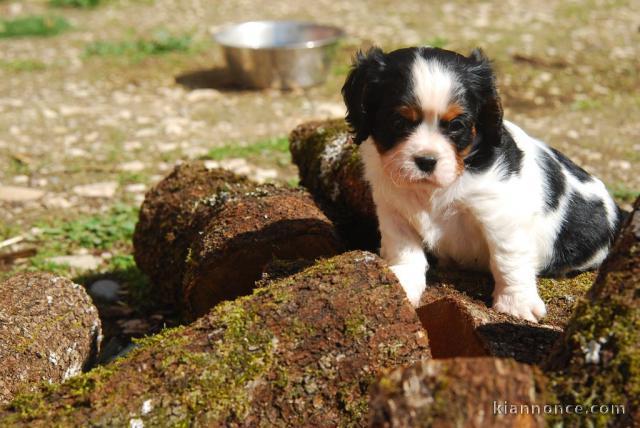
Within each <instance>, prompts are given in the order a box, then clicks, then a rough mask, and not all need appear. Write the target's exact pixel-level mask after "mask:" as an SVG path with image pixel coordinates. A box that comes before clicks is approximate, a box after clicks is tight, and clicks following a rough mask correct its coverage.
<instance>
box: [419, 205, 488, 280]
mask: <svg viewBox="0 0 640 428" xmlns="http://www.w3.org/2000/svg"><path fill="white" fill-rule="evenodd" d="M416 214H417V215H415V216H414V219H413V220H412V221H411V223H412V224H413V225H414V227H415V228H416V231H417V232H418V234H419V235H420V236H421V237H422V240H423V242H424V244H425V247H426V249H427V250H428V251H430V252H431V253H433V254H434V255H436V256H437V257H438V259H439V262H440V263H441V264H443V265H455V266H459V267H464V268H467V269H475V270H487V269H489V248H488V246H487V242H486V239H485V237H484V234H483V233H482V229H481V227H480V224H479V223H478V222H477V220H476V219H475V218H474V217H473V215H472V214H471V213H470V212H469V211H468V210H467V209H466V208H465V207H464V206H462V205H452V206H449V207H448V208H447V209H446V210H443V211H437V210H432V211H431V212H428V211H423V212H422V213H416Z"/></svg>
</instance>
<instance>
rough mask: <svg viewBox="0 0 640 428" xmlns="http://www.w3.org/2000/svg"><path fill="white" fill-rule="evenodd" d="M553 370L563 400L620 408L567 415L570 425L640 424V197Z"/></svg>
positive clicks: (580, 307)
mask: <svg viewBox="0 0 640 428" xmlns="http://www.w3.org/2000/svg"><path fill="white" fill-rule="evenodd" d="M549 369H551V370H552V371H553V373H552V374H551V376H552V378H553V383H554V386H555V391H556V393H557V395H558V397H559V399H560V400H561V401H562V402H566V403H579V404H583V405H596V406H599V405H619V406H620V407H617V408H616V409H613V408H609V411H607V412H602V411H599V412H596V413H592V414H590V415H588V416H584V415H582V416H576V415H569V416H566V417H565V420H564V422H565V425H566V426H570V425H572V424H578V423H580V424H586V423H587V422H586V421H587V419H588V420H589V421H590V423H593V424H594V426H605V425H608V426H632V425H633V424H634V421H635V423H637V422H638V421H640V198H639V199H638V200H637V201H636V203H635V206H634V212H633V214H632V215H631V216H630V218H629V219H628V220H627V222H626V225H625V226H624V228H623V229H622V231H621V233H620V236H619V237H618V239H617V240H616V243H615V244H614V247H613V249H612V251H611V253H610V254H609V257H608V258H607V259H606V260H605V262H604V263H603V265H602V266H601V268H600V271H599V273H598V278H597V279H596V282H595V284H594V286H593V288H592V289H591V290H590V291H589V293H588V298H587V299H585V300H583V301H582V302H580V304H579V305H578V307H577V308H576V311H575V314H574V316H573V318H572V319H571V321H570V322H569V324H568V326H567V329H566V332H565V336H564V339H563V341H562V342H561V343H559V345H558V347H557V349H556V352H555V353H554V355H553V357H552V358H551V360H550V362H549ZM622 406H624V412H621V410H622ZM579 418H581V419H579Z"/></svg>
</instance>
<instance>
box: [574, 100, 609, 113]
mask: <svg viewBox="0 0 640 428" xmlns="http://www.w3.org/2000/svg"><path fill="white" fill-rule="evenodd" d="M601 106H602V103H601V102H600V101H598V100H592V99H589V98H585V99H582V100H576V101H574V102H573V104H571V109H572V110H576V111H588V110H595V109H598V108H600V107H601Z"/></svg>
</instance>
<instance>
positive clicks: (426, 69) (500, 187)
mask: <svg viewBox="0 0 640 428" xmlns="http://www.w3.org/2000/svg"><path fill="white" fill-rule="evenodd" d="M342 94H343V97H344V101H345V103H346V105H347V121H348V123H349V124H350V125H351V127H352V128H353V131H354V134H355V136H354V140H355V142H356V143H357V144H361V146H360V152H361V155H362V159H363V161H364V164H365V176H366V179H367V180H368V181H369V183H370V184H371V188H372V191H373V199H374V201H375V204H376V210H377V214H378V220H379V224H380V232H381V234H382V247H381V255H382V257H383V258H385V259H386V260H387V262H388V263H389V264H390V266H391V269H392V271H393V272H394V273H395V274H396V276H397V277H398V279H399V281H400V283H401V284H402V286H403V288H404V290H405V291H406V293H407V296H408V298H409V300H410V301H411V302H412V304H414V305H417V304H418V303H419V300H420V297H421V295H422V292H423V291H424V289H425V286H426V279H425V278H426V276H425V273H426V270H427V268H428V264H427V259H426V257H425V252H424V248H426V249H427V251H429V252H432V253H433V254H434V255H435V256H436V257H437V258H438V260H439V262H445V263H448V264H453V265H454V266H459V267H462V268H469V269H479V270H490V271H491V273H492V274H493V277H494V280H495V289H494V293H493V307H494V308H495V309H496V310H498V311H500V312H505V313H509V314H512V315H515V316H517V317H520V318H524V319H527V320H530V321H537V320H539V319H540V318H542V317H543V316H544V315H545V312H546V309H545V305H544V303H543V301H542V300H541V299H540V296H539V295H538V292H537V289H536V276H537V275H538V274H543V275H564V274H567V273H572V272H577V271H583V270H587V269H592V268H595V267H597V266H599V265H600V263H601V262H602V261H603V260H604V258H605V256H606V255H607V252H608V250H609V247H610V246H611V242H612V240H613V237H614V235H615V232H616V230H617V228H618V226H619V223H620V210H619V209H618V207H617V206H616V204H615V203H614V201H613V199H612V198H611V197H610V196H609V194H608V193H607V190H606V188H605V186H604V185H603V184H602V182H601V181H600V180H598V179H597V178H594V177H592V176H591V175H589V174H588V173H587V172H585V171H584V170H583V169H582V168H580V167H578V166H576V165H575V164H574V163H573V162H571V161H570V160H569V159H567V158H566V157H565V156H563V155H562V154H561V153H559V152H558V151H556V150H554V149H552V148H550V147H549V146H547V145H545V144H544V143H542V142H540V141H538V140H536V139H534V138H532V137H530V136H528V135H527V134H526V133H525V132H524V131H523V130H522V129H520V128H519V127H518V126H516V125H514V124H513V123H510V122H508V121H504V120H503V118H502V107H501V103H500V99H499V97H498V93H497V90H496V86H495V77H494V73H493V71H492V68H491V65H490V62H489V61H488V59H487V58H486V57H485V56H484V55H483V53H482V52H481V51H480V50H475V51H474V52H472V53H471V55H470V56H469V57H465V56H463V55H460V54H457V53H455V52H451V51H447V50H443V49H437V48H430V47H420V48H406V49H399V50H396V51H393V52H390V53H386V54H385V53H383V52H382V51H381V50H380V49H378V48H373V49H371V50H369V51H368V52H367V53H366V54H363V53H359V54H358V55H357V57H356V59H355V61H354V65H353V68H352V70H351V72H350V74H349V76H348V77H347V80H346V82H345V84H344V87H343V88H342Z"/></svg>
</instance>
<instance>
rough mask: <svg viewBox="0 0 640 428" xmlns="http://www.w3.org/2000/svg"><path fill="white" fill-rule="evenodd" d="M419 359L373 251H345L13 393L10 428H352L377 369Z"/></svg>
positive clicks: (416, 330)
mask: <svg viewBox="0 0 640 428" xmlns="http://www.w3.org/2000/svg"><path fill="white" fill-rule="evenodd" d="M428 357H429V349H428V343H427V339H426V335H425V334H424V331H423V330H422V327H421V325H420V322H419V321H418V319H417V317H416V314H415V311H414V310H413V308H412V307H411V305H410V304H409V302H408V300H407V299H406V298H405V296H404V292H403V291H402V288H401V287H400V286H399V284H398V283H397V282H396V280H395V278H394V276H393V275H392V274H391V272H390V271H389V270H388V269H387V268H386V266H385V264H384V262H383V261H382V260H381V259H379V258H378V257H377V256H375V255H373V254H370V253H365V252H351V253H346V254H343V255H341V256H338V257H334V258H331V259H328V260H324V261H321V262H319V263H317V264H316V265H314V266H312V267H310V268H308V269H306V270H305V271H303V272H301V273H298V274H296V275H294V276H291V277H288V278H285V279H283V280H281V281H278V282H275V283H272V284H271V285H270V286H268V287H264V288H260V289H258V290H256V291H255V292H254V294H253V295H251V296H247V297H243V298H240V299H237V300H235V301H232V302H225V303H222V304H220V305H218V306H216V307H215V308H214V309H213V310H212V311H211V312H210V313H209V314H207V315H206V316H204V317H202V318H200V319H199V320H198V321H196V322H195V323H194V324H192V325H190V326H188V327H180V328H177V329H173V330H170V331H167V332H165V333H163V334H161V335H159V336H156V337H153V338H150V339H147V340H145V341H144V342H143V343H142V344H141V345H140V346H139V348H138V349H136V350H134V351H133V352H132V353H131V354H129V355H128V356H127V357H124V358H123V359H120V360H118V361H116V362H115V363H113V364H112V365H110V366H106V367H104V368H100V369H96V370H93V371H91V372H89V373H86V374H84V375H82V376H80V377H76V378H73V379H72V380H71V381H69V382H67V383H65V384H62V385H60V386H58V387H54V388H47V389H46V390H45V391H43V392H41V393H39V394H35V395H23V396H19V397H17V398H16V400H14V401H13V403H12V404H11V405H10V406H8V407H5V408H4V410H0V425H1V426H15V425H19V424H28V425H29V426H36V427H37V426H59V425H62V426H87V425H92V426H94V425H95V426H100V425H112V426H132V425H135V426H142V425H144V426H158V425H161V426H176V425H180V426H192V425H196V426H239V425H242V426H258V425H260V426H285V425H288V426H336V425H351V426H354V425H355V426H363V425H365V424H366V421H367V414H368V396H367V390H368V388H369V385H370V384H371V383H372V382H373V381H374V380H375V379H376V377H377V376H378V374H379V373H380V372H381V371H382V369H383V368H394V367H399V366H401V365H406V364H411V363H413V362H416V361H418V360H419V359H421V358H428Z"/></svg>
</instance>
